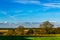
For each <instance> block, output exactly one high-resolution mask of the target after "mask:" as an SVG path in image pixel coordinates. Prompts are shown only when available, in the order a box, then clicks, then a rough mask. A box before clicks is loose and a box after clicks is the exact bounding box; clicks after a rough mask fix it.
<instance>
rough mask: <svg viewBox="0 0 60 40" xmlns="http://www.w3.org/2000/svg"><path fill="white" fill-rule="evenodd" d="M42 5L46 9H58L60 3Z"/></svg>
mask: <svg viewBox="0 0 60 40" xmlns="http://www.w3.org/2000/svg"><path fill="white" fill-rule="evenodd" d="M42 5H43V6H46V7H52V8H60V3H45V4H42Z"/></svg>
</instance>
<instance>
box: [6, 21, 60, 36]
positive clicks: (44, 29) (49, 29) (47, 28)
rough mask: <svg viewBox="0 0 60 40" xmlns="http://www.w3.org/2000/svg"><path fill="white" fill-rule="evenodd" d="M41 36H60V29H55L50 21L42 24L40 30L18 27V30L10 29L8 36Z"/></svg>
mask: <svg viewBox="0 0 60 40" xmlns="http://www.w3.org/2000/svg"><path fill="white" fill-rule="evenodd" d="M40 34H60V27H57V28H55V27H54V25H53V24H52V23H50V22H49V21H46V22H43V23H42V24H40V27H39V28H28V29H26V28H24V26H18V27H17V28H16V29H10V30H8V32H7V33H6V35H40Z"/></svg>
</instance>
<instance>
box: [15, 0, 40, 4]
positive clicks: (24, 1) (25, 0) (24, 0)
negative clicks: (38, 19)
mask: <svg viewBox="0 0 60 40" xmlns="http://www.w3.org/2000/svg"><path fill="white" fill-rule="evenodd" d="M14 2H16V3H22V4H28V3H31V4H40V1H38V0H14Z"/></svg>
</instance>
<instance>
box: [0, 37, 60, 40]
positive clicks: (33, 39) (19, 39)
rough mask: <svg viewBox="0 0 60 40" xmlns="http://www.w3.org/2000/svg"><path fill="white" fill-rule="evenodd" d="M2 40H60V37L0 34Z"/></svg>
mask: <svg viewBox="0 0 60 40" xmlns="http://www.w3.org/2000/svg"><path fill="white" fill-rule="evenodd" d="M0 40H60V37H21V36H0Z"/></svg>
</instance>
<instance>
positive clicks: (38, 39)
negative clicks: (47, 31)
mask: <svg viewBox="0 0 60 40" xmlns="http://www.w3.org/2000/svg"><path fill="white" fill-rule="evenodd" d="M27 39H31V40H60V37H28V38H27Z"/></svg>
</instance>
